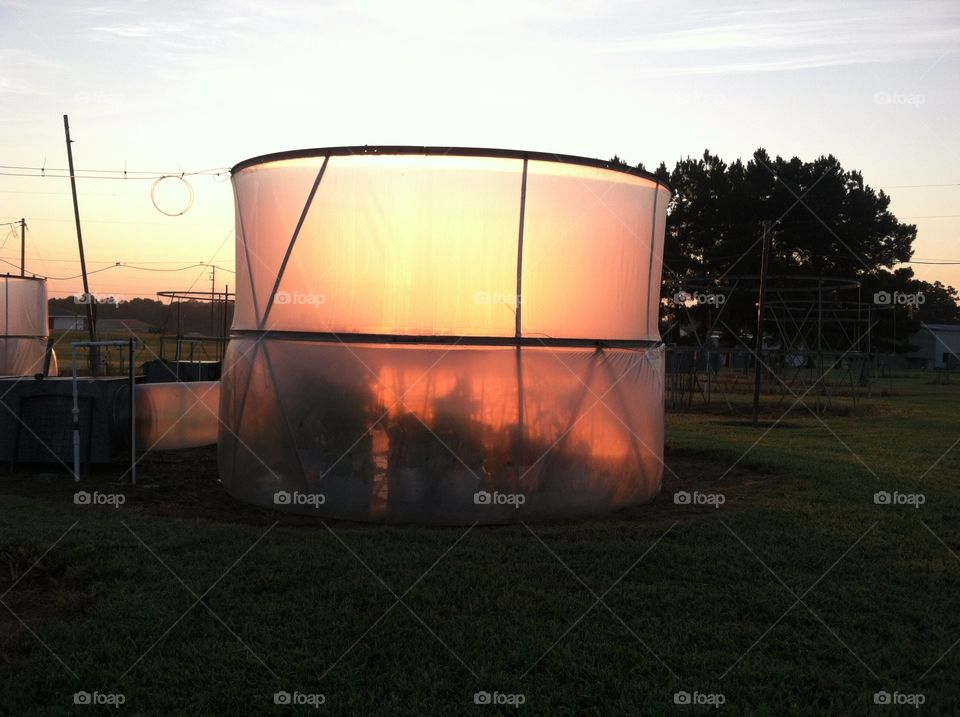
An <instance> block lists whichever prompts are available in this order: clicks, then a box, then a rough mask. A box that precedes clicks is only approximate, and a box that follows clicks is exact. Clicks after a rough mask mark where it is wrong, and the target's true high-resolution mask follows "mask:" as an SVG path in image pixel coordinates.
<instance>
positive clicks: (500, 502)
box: [218, 148, 670, 524]
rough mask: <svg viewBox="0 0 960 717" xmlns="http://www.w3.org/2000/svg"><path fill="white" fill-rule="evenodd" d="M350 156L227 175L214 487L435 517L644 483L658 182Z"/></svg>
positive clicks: (418, 157) (447, 518)
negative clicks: (232, 289)
mask: <svg viewBox="0 0 960 717" xmlns="http://www.w3.org/2000/svg"><path fill="white" fill-rule="evenodd" d="M359 149H360V151H359V152H357V153H352V152H350V151H347V152H344V151H330V152H327V153H324V152H323V151H317V152H316V153H315V154H314V155H313V156H306V155H305V153H296V156H290V155H288V156H277V157H272V158H266V159H261V160H251V161H250V162H247V163H244V165H242V166H240V167H239V168H238V169H236V170H235V171H234V175H233V182H234V190H235V197H236V204H237V270H238V273H237V284H238V287H237V303H236V312H235V314H234V324H233V329H234V333H233V337H232V339H231V341H230V344H229V347H228V349H227V354H226V358H225V362H224V367H223V378H222V391H221V402H220V419H221V426H220V435H219V441H218V443H219V456H220V472H221V478H222V480H223V484H224V486H225V487H226V488H227V490H229V491H230V492H231V493H232V494H233V495H235V496H237V497H239V498H242V499H244V500H249V501H252V502H255V503H259V504H262V505H267V506H270V507H274V508H277V509H281V510H290V511H296V512H302V513H310V514H315V515H322V516H332V517H341V518H350V519H357V520H378V521H393V522H397V521H401V522H402V521H416V522H434V523H451V524H453V523H472V522H474V521H479V522H505V521H515V520H521V519H523V520H526V519H535V518H548V517H557V516H579V515H588V514H597V513H603V512H606V511H609V510H612V509H615V508H617V507H621V506H626V505H630V504H634V503H638V502H642V501H646V500H650V499H651V498H652V497H653V496H654V495H656V493H657V492H658V491H659V489H660V480H661V476H662V457H663V408H662V382H663V356H662V352H661V350H660V349H659V347H658V342H659V338H660V337H659V332H658V322H657V309H658V305H659V286H660V271H661V256H662V252H663V234H664V222H665V217H666V208H667V202H668V200H669V196H670V194H669V190H667V189H666V188H665V187H664V186H663V185H662V184H660V183H659V182H657V181H656V180H655V179H654V178H652V177H649V176H641V175H640V174H638V173H637V172H630V171H619V170H618V169H617V168H614V167H607V166H602V163H591V162H590V161H589V160H583V161H580V160H578V158H570V159H575V160H578V161H572V162H565V161H551V160H550V158H549V157H546V156H543V155H540V156H536V155H527V154H516V156H512V154H511V153H500V152H492V153H491V154H490V156H485V155H483V154H482V152H483V151H481V150H475V151H472V152H465V153H464V152H461V153H460V154H457V151H456V150H452V151H450V152H449V153H447V152H438V151H436V149H437V148H424V149H425V151H424V153H423V154H418V153H415V152H412V151H406V152H402V151H401V152H394V153H391V152H389V151H386V150H387V149H389V148H380V149H379V150H376V151H372V152H371V151H368V150H367V149H366V148H359ZM426 150H433V151H426ZM307 154H309V153H307ZM414 339H416V342H417V343H416V345H409V344H410V342H411V341H412V340H414Z"/></svg>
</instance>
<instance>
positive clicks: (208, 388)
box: [135, 381, 220, 451]
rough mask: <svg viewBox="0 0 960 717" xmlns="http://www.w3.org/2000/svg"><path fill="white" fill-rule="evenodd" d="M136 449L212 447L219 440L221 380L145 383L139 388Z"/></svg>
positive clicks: (137, 390)
mask: <svg viewBox="0 0 960 717" xmlns="http://www.w3.org/2000/svg"><path fill="white" fill-rule="evenodd" d="M135 397H136V404H137V405H136V408H137V426H136V431H137V448H138V449H139V450H141V451H150V450H158V451H163V450H173V449H179V448H196V447H199V446H209V445H213V444H214V443H216V442H217V431H218V428H219V425H218V420H217V416H218V412H219V410H220V383H219V382H218V381H194V382H190V383H145V384H139V385H138V386H137V388H136V393H135Z"/></svg>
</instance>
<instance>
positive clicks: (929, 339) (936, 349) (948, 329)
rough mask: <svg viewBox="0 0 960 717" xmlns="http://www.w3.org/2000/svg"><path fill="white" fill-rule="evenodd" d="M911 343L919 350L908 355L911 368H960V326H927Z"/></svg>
mask: <svg viewBox="0 0 960 717" xmlns="http://www.w3.org/2000/svg"><path fill="white" fill-rule="evenodd" d="M910 343H911V344H913V345H914V346H917V347H918V349H917V350H916V351H913V352H911V353H909V354H907V361H908V362H909V364H910V365H911V366H914V367H916V368H925V369H956V368H960V358H958V357H960V324H926V325H925V327H924V328H921V329H920V330H919V331H918V332H917V333H915V334H914V335H913V336H912V337H911V339H910Z"/></svg>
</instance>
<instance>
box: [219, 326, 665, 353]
mask: <svg viewBox="0 0 960 717" xmlns="http://www.w3.org/2000/svg"><path fill="white" fill-rule="evenodd" d="M230 337H231V338H238V339H239V338H265V339H277V340H279V341H310V342H315V343H338V344H390V345H396V346H428V345H435V346H450V347H452V346H463V347H465V348H467V347H473V348H476V347H481V346H486V347H490V346H503V347H514V348H526V347H530V348H537V347H544V348H590V349H598V350H600V349H653V348H656V347H657V346H660V345H662V341H660V340H654V339H584V338H557V337H552V336H543V337H540V336H520V337H516V336H441V335H437V336H427V335H419V334H365V333H350V332H333V331H284V330H282V329H280V330H274V329H233V330H231V332H230Z"/></svg>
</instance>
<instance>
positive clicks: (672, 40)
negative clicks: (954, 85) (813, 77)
mask: <svg viewBox="0 0 960 717" xmlns="http://www.w3.org/2000/svg"><path fill="white" fill-rule="evenodd" d="M670 21H671V23H672V25H673V26H672V27H668V28H665V29H662V30H658V31H653V32H649V31H648V29H647V28H644V31H642V32H640V33H638V34H636V35H635V36H632V37H625V38H621V39H619V40H615V41H613V42H612V43H606V44H605V45H604V46H603V47H602V48H601V50H600V52H601V53H602V54H623V55H637V56H649V57H650V58H651V62H650V63H649V64H648V66H647V67H646V68H645V69H644V70H643V72H644V73H646V74H658V75H678V74H718V73H733V72H776V71H782V70H796V69H806V68H814V67H830V66H837V65H851V64H864V63H879V62H894V61H903V60H916V59H924V58H931V59H932V58H936V57H939V56H940V55H942V54H943V53H945V52H950V51H951V50H952V49H956V46H957V44H958V41H960V13H958V11H957V8H956V7H954V6H952V5H945V4H942V3H937V2H926V3H924V2H917V3H914V4H906V5H904V4H892V3H890V4H885V3H870V4H863V3H851V4H848V5H847V6H845V7H843V8H837V7H836V6H823V5H789V4H783V5H778V6H774V7H761V8H754V7H745V6H740V5H734V6H727V7H714V6H711V7H710V8H702V9H697V10H695V11H693V12H688V13H686V14H682V13H678V14H677V16H676V17H675V18H670Z"/></svg>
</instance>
